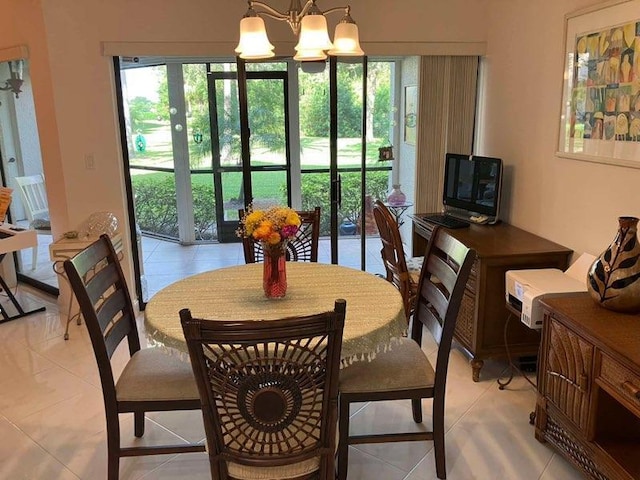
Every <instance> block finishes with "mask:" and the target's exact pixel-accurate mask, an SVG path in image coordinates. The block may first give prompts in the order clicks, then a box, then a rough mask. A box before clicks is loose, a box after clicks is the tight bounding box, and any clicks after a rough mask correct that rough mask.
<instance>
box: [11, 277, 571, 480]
mask: <svg viewBox="0 0 640 480" xmlns="http://www.w3.org/2000/svg"><path fill="white" fill-rule="evenodd" d="M17 294H18V298H20V300H21V301H22V302H23V305H24V307H26V308H29V307H31V308H33V307H35V306H40V305H46V307H47V310H46V312H44V313H38V314H34V315H31V316H28V317H25V318H22V319H19V320H15V321H11V322H7V323H4V324H0V438H2V441H1V442H0V479H18V478H21V479H38V480H39V479H44V480H55V479H64V480H67V479H87V480H95V479H103V478H105V477H106V440H105V439H106V435H105V424H104V418H103V416H104V413H103V406H102V397H101V392H100V386H99V380H98V373H97V369H96V366H95V361H94V358H93V353H92V350H91V345H90V342H89V338H88V335H87V333H86V329H85V328H84V326H76V325H75V324H73V325H72V326H71V338H70V339H69V340H68V341H64V340H63V338H62V334H63V331H64V318H61V315H60V314H59V312H58V306H57V305H56V304H55V303H54V302H53V300H51V298H50V297H47V296H44V295H41V294H39V293H37V292H36V291H35V290H32V289H30V288H29V287H26V286H23V285H21V286H20V287H19V288H18V293H17ZM143 338H144V335H143ZM425 350H426V351H427V353H428V354H429V355H431V356H432V357H433V355H434V352H435V344H434V343H433V342H432V341H431V342H426V343H425ZM124 361H126V353H125V350H123V349H122V350H119V351H118V352H117V353H116V356H115V361H114V363H115V364H116V365H117V368H116V371H119V368H122V365H123V363H124ZM504 369H505V364H504V363H499V362H487V365H486V366H485V368H484V369H483V372H482V380H481V381H480V382H479V383H473V382H472V381H471V372H470V367H469V365H468V362H467V360H466V358H465V357H464V356H463V355H462V354H461V353H460V352H459V351H457V350H454V351H453V352H452V359H451V367H450V371H449V381H448V384H447V389H448V391H447V404H446V411H447V414H446V426H447V436H446V441H447V461H448V469H447V470H448V478H449V479H450V480H472V479H478V480H488V479H500V480H529V479H531V480H534V479H538V480H573V479H579V478H582V477H581V476H580V475H579V474H578V472H577V471H575V470H574V469H573V468H572V467H571V466H570V465H569V464H568V463H567V462H565V461H564V460H563V459H562V458H560V457H559V456H558V455H556V454H555V453H554V452H553V450H551V449H550V448H549V447H548V446H546V445H543V444H540V443H538V442H537V441H536V440H535V439H534V436H533V427H532V426H531V425H529V422H528V420H529V412H530V411H531V410H532V409H533V407H534V403H535V392H534V390H533V389H532V387H531V386H530V385H529V384H528V383H527V382H526V381H525V380H524V379H523V378H522V377H517V378H516V379H515V380H514V382H513V383H512V384H511V385H510V386H509V387H508V389H507V390H504V391H500V390H498V388H497V384H496V378H498V376H499V375H500V373H501V372H502V371H503V370H504ZM425 404H426V405H427V406H428V404H427V403H426V402H425ZM428 411H429V410H428V409H425V424H426V425H429V421H430V415H429V414H428ZM353 415H354V418H353V421H352V428H353V429H354V430H357V431H365V430H366V431H369V430H373V429H381V430H387V429H388V428H391V427H392V426H394V427H402V426H407V427H409V428H419V427H417V426H416V425H415V424H413V422H412V420H411V413H410V406H409V404H408V402H386V403H381V404H365V405H361V406H359V408H357V409H355V410H354V412H353ZM121 422H122V426H123V435H122V436H123V442H126V443H129V444H133V443H138V442H139V443H143V444H144V443H147V442H149V443H151V442H154V441H167V440H171V441H178V442H179V441H184V440H188V441H193V440H199V439H202V438H204V433H203V428H202V422H201V418H200V414H199V413H196V412H186V413H185V412H182V413H176V412H171V413H162V414H150V415H149V416H148V420H147V431H146V434H145V436H144V437H143V438H142V439H140V440H137V439H135V437H134V436H133V434H132V420H131V418H129V416H123V417H122V418H121ZM374 425H375V426H374ZM120 472H121V479H123V480H129V479H154V480H155V479H208V478H210V473H209V471H208V463H207V459H206V456H205V454H183V455H176V456H172V455H164V456H156V457H146V458H144V457H138V458H130V459H124V460H123V461H122V463H121V470H120ZM435 478H436V476H435V466H434V460H433V449H432V443H431V442H413V443H398V444H388V445H368V446H359V447H358V448H352V449H351V453H350V462H349V480H378V479H381V480H402V479H404V480H418V479H420V480H425V479H427V480H432V479H435Z"/></svg>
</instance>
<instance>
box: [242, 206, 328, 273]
mask: <svg viewBox="0 0 640 480" xmlns="http://www.w3.org/2000/svg"><path fill="white" fill-rule="evenodd" d="M297 213H298V215H299V216H300V222H301V223H300V229H299V230H298V233H297V234H296V236H295V238H293V239H292V240H290V241H289V242H288V243H287V260H288V261H292V262H317V261H318V241H319V239H320V207H315V208H314V209H313V210H308V211H297ZM244 214H245V211H244V210H239V211H238V215H239V218H243V217H244ZM242 249H243V252H244V261H245V263H256V262H261V261H262V259H263V258H264V252H263V251H262V245H260V242H256V241H255V240H253V239H252V238H247V237H242Z"/></svg>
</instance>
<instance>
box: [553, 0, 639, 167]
mask: <svg viewBox="0 0 640 480" xmlns="http://www.w3.org/2000/svg"><path fill="white" fill-rule="evenodd" d="M564 42H565V44H564V50H563V67H564V71H563V74H564V75H563V85H562V102H561V107H560V108H561V111H560V126H559V132H558V143H557V145H558V151H557V153H556V155H557V156H560V157H565V158H571V159H576V160H584V161H590V162H598V163H607V164H612V165H621V166H627V167H633V168H640V0H609V1H606V2H602V3H599V4H597V5H593V6H590V7H587V8H584V9H580V10H578V11H575V12H572V13H569V14H568V15H566V16H565V35H564Z"/></svg>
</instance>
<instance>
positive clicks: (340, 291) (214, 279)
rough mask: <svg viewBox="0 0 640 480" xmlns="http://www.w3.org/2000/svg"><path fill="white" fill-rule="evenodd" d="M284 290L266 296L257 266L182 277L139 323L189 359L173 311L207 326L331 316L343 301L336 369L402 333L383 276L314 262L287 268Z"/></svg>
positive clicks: (154, 339)
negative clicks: (215, 322) (209, 323)
mask: <svg viewBox="0 0 640 480" xmlns="http://www.w3.org/2000/svg"><path fill="white" fill-rule="evenodd" d="M286 269H287V270H286V273H287V292H286V295H285V296H284V297H283V298H267V297H265V295H264V292H263V290H262V273H263V265H262V264H261V263H254V264H246V265H237V266H232V267H225V268H220V269H216V270H211V271H207V272H203V273H200V274H197V275H193V276H190V277H186V278H183V279H181V280H179V281H177V282H175V283H173V284H171V285H169V286H167V287H165V288H164V289H162V290H160V291H159V292H157V293H156V294H155V295H154V296H153V297H152V298H151V299H150V300H149V302H148V303H147V305H146V308H145V311H144V325H145V330H146V333H147V338H148V340H149V343H150V344H151V345H154V346H160V347H163V348H165V349H166V350H167V351H168V352H169V353H176V354H178V355H181V356H182V358H183V359H185V360H186V361H188V358H189V357H188V350H187V344H186V341H185V339H184V335H183V332H182V326H181V324H180V316H179V311H180V310H181V309H183V308H188V309H189V310H191V314H192V316H193V317H195V318H201V319H207V320H252V321H254V320H255V321H269V320H274V319H279V318H286V317H301V316H307V315H313V314H317V313H321V312H326V311H330V310H333V308H334V302H335V300H337V299H340V298H342V299H345V300H346V303H347V308H346V317H345V325H344V331H343V341H342V350H341V363H342V366H347V365H349V364H351V363H353V362H355V361H362V360H365V361H366V360H370V359H372V358H374V357H375V355H376V354H377V353H379V352H383V351H386V350H388V349H392V348H393V345H395V344H397V343H398V340H399V339H400V338H402V337H403V336H405V335H406V331H407V322H406V317H405V314H404V306H403V301H402V296H401V295H400V292H399V291H398V289H397V288H396V287H395V286H393V285H392V284H391V283H389V282H387V281H386V280H385V279H384V278H381V277H379V276H377V275H374V274H371V273H368V272H364V271H361V270H357V269H354V268H349V267H344V266H339V265H333V264H322V263H313V262H287V265H286Z"/></svg>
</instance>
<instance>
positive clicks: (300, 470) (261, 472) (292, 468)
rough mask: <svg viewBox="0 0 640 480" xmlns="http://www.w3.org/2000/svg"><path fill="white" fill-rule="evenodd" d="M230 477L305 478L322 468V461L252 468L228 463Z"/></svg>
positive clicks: (251, 479)
mask: <svg viewBox="0 0 640 480" xmlns="http://www.w3.org/2000/svg"><path fill="white" fill-rule="evenodd" d="M227 466H228V467H229V475H230V476H231V477H233V478H238V479H242V480H273V479H278V480H285V479H295V478H298V477H303V476H306V475H309V474H310V473H312V472H315V471H316V470H318V469H319V468H320V459H319V458H318V457H316V458H310V459H309V460H305V461H303V462H299V463H294V464H293V465H283V466H281V467H250V466H247V465H240V464H238V463H232V462H229V463H227Z"/></svg>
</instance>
